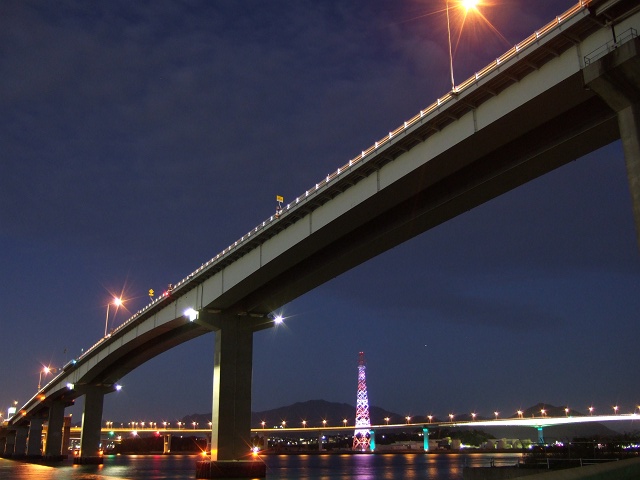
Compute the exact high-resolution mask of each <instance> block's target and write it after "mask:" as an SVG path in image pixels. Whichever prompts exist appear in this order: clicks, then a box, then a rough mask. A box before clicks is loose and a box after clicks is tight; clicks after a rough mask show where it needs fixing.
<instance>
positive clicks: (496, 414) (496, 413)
mask: <svg viewBox="0 0 640 480" xmlns="http://www.w3.org/2000/svg"><path fill="white" fill-rule="evenodd" d="M499 413H500V412H493V414H494V415H495V416H496V420H497V419H498V414H499Z"/></svg>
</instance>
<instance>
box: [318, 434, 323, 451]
mask: <svg viewBox="0 0 640 480" xmlns="http://www.w3.org/2000/svg"><path fill="white" fill-rule="evenodd" d="M322 437H324V432H320V433H318V451H319V452H324V447H323V446H322Z"/></svg>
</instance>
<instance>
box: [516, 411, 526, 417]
mask: <svg viewBox="0 0 640 480" xmlns="http://www.w3.org/2000/svg"><path fill="white" fill-rule="evenodd" d="M517 413H518V418H522V414H523V413H524V412H523V411H522V410H518V412H517Z"/></svg>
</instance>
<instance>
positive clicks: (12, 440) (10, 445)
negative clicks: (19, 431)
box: [4, 430, 16, 457]
mask: <svg viewBox="0 0 640 480" xmlns="http://www.w3.org/2000/svg"><path fill="white" fill-rule="evenodd" d="M15 448H16V432H15V430H12V431H9V432H7V437H6V439H5V444H4V456H5V457H11V456H12V455H13V452H14V451H15Z"/></svg>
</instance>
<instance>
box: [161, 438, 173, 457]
mask: <svg viewBox="0 0 640 480" xmlns="http://www.w3.org/2000/svg"><path fill="white" fill-rule="evenodd" d="M163 438H164V448H163V449H162V453H163V454H164V455H168V454H169V453H171V434H170V433H165V434H164V435H163Z"/></svg>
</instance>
